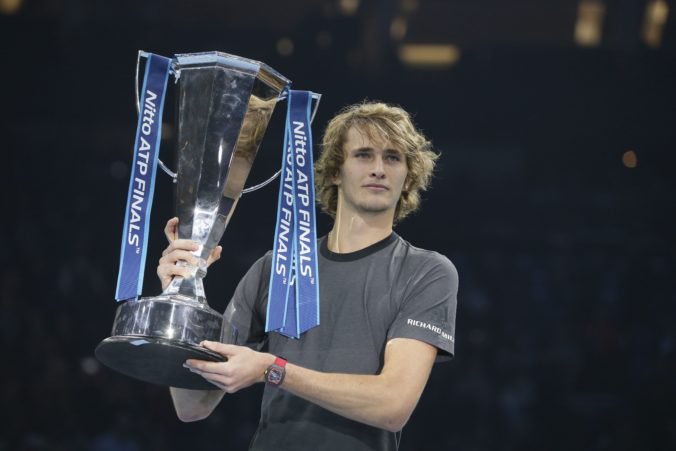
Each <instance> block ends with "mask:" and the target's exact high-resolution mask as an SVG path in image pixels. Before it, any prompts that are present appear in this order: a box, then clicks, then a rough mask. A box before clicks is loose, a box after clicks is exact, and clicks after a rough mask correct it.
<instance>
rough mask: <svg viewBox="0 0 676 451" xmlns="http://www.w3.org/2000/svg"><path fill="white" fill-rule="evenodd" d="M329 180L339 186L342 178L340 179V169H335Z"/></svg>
mask: <svg viewBox="0 0 676 451" xmlns="http://www.w3.org/2000/svg"><path fill="white" fill-rule="evenodd" d="M331 181H332V182H333V184H334V185H335V186H340V184H341V183H342V180H341V179H340V171H337V172H336V174H334V176H333V178H332V179H331Z"/></svg>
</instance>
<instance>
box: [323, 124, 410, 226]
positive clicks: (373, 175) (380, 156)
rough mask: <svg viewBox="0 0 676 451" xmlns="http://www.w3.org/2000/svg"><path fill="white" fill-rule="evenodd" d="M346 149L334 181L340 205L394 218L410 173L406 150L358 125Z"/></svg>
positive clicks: (349, 135) (351, 133)
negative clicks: (372, 136)
mask: <svg viewBox="0 0 676 451" xmlns="http://www.w3.org/2000/svg"><path fill="white" fill-rule="evenodd" d="M343 150H344V152H345V162H344V163H343V165H342V167H341V168H340V174H339V175H338V177H336V179H335V181H334V183H335V184H336V185H337V186H338V199H339V201H338V208H339V209H341V208H342V209H348V210H352V211H354V212H357V213H368V214H385V213H387V214H391V215H392V217H394V211H395V209H396V207H397V202H399V197H400V196H401V191H402V189H403V186H404V182H405V181H406V175H407V173H408V167H407V165H406V156H405V155H404V154H403V152H402V151H401V150H399V149H397V148H395V147H394V146H393V145H392V144H391V143H390V142H387V141H383V140H379V139H376V138H371V137H369V136H368V134H367V133H364V132H362V131H360V130H359V129H357V128H355V127H352V128H351V129H350V130H349V131H348V133H347V136H346V140H345V144H344V147H343ZM341 213H345V212H344V211H343V212H341Z"/></svg>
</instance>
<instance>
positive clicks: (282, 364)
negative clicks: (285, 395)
mask: <svg viewBox="0 0 676 451" xmlns="http://www.w3.org/2000/svg"><path fill="white" fill-rule="evenodd" d="M272 357H274V359H275V360H274V362H272V364H270V365H269V366H268V367H267V369H266V370H265V373H264V380H265V383H266V384H267V385H269V386H271V387H275V388H276V387H279V386H281V385H282V383H283V382H284V377H285V376H286V363H287V362H286V359H285V358H283V357H276V356H272Z"/></svg>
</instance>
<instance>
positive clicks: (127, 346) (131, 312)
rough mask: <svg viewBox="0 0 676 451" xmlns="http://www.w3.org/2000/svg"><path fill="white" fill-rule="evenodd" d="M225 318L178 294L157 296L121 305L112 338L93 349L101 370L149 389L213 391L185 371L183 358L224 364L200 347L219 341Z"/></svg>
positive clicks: (198, 377)
mask: <svg viewBox="0 0 676 451" xmlns="http://www.w3.org/2000/svg"><path fill="white" fill-rule="evenodd" d="M222 324H223V317H222V315H220V314H219V313H218V312H216V311H215V310H212V309H211V308H210V307H209V306H208V305H207V304H206V302H205V303H198V302H196V301H194V300H192V299H190V298H188V297H185V296H182V295H160V296H155V297H147V298H141V299H138V300H130V301H126V302H124V303H122V304H121V305H120V306H119V307H118V308H117V312H116V314H115V321H114V323H113V331H112V336H111V337H110V338H107V339H105V340H103V341H102V342H101V343H100V344H99V345H98V347H97V348H96V352H95V354H96V357H97V358H98V359H99V361H101V363H103V364H104V365H106V366H108V367H110V368H112V369H113V370H115V371H119V372H120V373H122V374H125V375H127V376H131V377H133V378H136V379H140V380H142V381H145V382H150V383H153V384H160V385H168V386H170V387H177V388H187V389H193V390H217V387H216V386H215V385H213V384H210V383H209V382H207V381H206V380H205V379H204V378H203V377H202V376H199V375H197V374H195V373H192V372H190V370H188V369H187V368H183V363H184V362H185V361H186V360H187V359H198V360H209V361H212V362H223V361H225V359H224V358H223V357H222V356H221V355H220V354H216V353H214V352H211V351H209V350H207V349H205V348H203V347H202V346H199V343H201V342H202V341H203V340H210V341H221V328H222Z"/></svg>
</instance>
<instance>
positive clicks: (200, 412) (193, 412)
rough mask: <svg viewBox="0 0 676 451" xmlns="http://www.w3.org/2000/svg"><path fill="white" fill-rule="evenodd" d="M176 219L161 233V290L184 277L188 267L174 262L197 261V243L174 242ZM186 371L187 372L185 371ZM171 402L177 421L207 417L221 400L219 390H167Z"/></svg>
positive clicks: (217, 254) (216, 256)
mask: <svg viewBox="0 0 676 451" xmlns="http://www.w3.org/2000/svg"><path fill="white" fill-rule="evenodd" d="M177 227H178V218H171V219H170V220H169V221H167V225H166V226H165V228H164V234H165V235H166V237H167V240H169V246H168V247H167V248H166V249H165V250H164V252H162V258H160V262H159V266H158V267H157V275H158V277H159V278H160V282H161V283H162V289H163V290H164V289H165V288H167V286H168V285H169V283H170V282H171V279H173V278H174V276H181V277H188V276H190V274H191V271H190V268H187V267H181V266H177V265H176V263H177V262H178V261H185V262H187V263H188V264H189V265H197V264H198V262H197V258H196V257H195V256H194V255H192V253H191V251H194V250H197V247H198V246H197V244H196V243H194V242H193V241H190V240H179V239H177V238H178V236H177ZM221 251H222V248H221V246H217V247H216V248H215V249H214V251H213V252H212V254H211V255H210V256H209V260H208V262H207V264H208V265H210V264H211V263H213V262H215V261H216V260H218V259H219V258H220V257H221ZM186 371H188V370H187V369H186ZM169 392H170V393H171V399H172V401H173V403H174V408H175V409H176V415H177V416H178V418H179V419H180V420H181V421H186V422H187V421H198V420H202V419H204V418H206V417H208V416H209V415H210V414H211V412H213V411H214V409H215V408H216V406H217V405H218V403H219V402H220V401H221V399H223V395H224V394H225V392H224V391H223V390H187V389H183V388H176V387H170V388H169Z"/></svg>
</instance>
